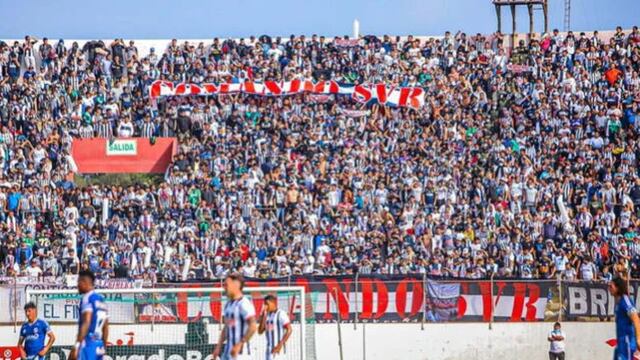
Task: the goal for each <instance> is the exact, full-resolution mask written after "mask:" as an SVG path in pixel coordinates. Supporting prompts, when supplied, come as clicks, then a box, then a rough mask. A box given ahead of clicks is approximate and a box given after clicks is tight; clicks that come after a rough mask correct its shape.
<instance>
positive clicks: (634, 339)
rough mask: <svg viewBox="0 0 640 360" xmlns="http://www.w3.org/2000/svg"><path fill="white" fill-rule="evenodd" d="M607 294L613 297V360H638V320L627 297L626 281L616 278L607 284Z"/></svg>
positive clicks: (639, 340) (639, 357)
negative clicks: (614, 326)
mask: <svg viewBox="0 0 640 360" xmlns="http://www.w3.org/2000/svg"><path fill="white" fill-rule="evenodd" d="M609 292H610V293H611V295H613V296H614V297H615V301H616V306H615V316H616V339H617V341H618V344H617V346H616V350H615V353H614V356H613V359H614V360H633V359H640V354H639V353H638V343H640V338H639V335H640V319H639V318H638V311H637V310H636V307H635V306H634V305H633V302H632V301H631V298H630V297H629V287H628V284H627V281H626V280H625V279H623V278H621V277H616V278H614V279H613V280H611V281H610V282H609Z"/></svg>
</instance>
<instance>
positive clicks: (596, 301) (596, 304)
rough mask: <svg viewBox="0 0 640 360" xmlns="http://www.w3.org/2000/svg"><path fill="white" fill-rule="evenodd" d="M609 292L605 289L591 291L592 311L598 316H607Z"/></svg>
mask: <svg viewBox="0 0 640 360" xmlns="http://www.w3.org/2000/svg"><path fill="white" fill-rule="evenodd" d="M607 299H608V291H607V290H605V289H591V309H593V311H594V312H595V314H596V315H606V314H607Z"/></svg>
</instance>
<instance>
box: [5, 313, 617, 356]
mask: <svg viewBox="0 0 640 360" xmlns="http://www.w3.org/2000/svg"><path fill="white" fill-rule="evenodd" d="M552 326H553V324H552V323H548V322H547V323H518V324H508V323H495V324H493V325H492V329H489V325H488V324H486V323H485V324H481V323H467V324H460V323H447V324H426V325H425V327H424V330H421V325H420V324H367V325H365V326H364V327H363V325H362V324H358V325H357V326H356V329H355V330H354V328H353V324H343V325H342V329H341V330H342V344H343V353H344V359H345V360H362V359H364V358H365V357H364V356H363V344H364V346H365V347H366V359H374V360H375V359H384V360H393V359H402V360H406V359H411V360H422V359H429V360H461V359H464V360H467V359H474V360H484V359H486V360H496V359H519V360H539V359H546V358H547V357H548V355H547V351H548V348H549V345H548V342H547V340H546V338H547V334H548V332H549V331H550V330H551V328H552ZM315 327H316V331H315V333H316V349H317V358H318V359H320V360H324V359H339V358H340V353H339V348H338V335H337V325H336V324H317V325H315ZM150 329H151V326H150V325H113V326H111V330H110V334H111V335H110V338H112V339H113V340H112V341H114V342H116V341H118V340H122V342H123V343H127V341H128V339H130V337H128V336H127V335H125V334H126V333H128V332H133V333H134V334H135V335H134V336H133V341H134V344H138V345H145V344H150V341H154V340H153V339H159V338H162V339H163V340H162V341H161V342H162V345H175V344H179V343H184V334H185V331H186V325H155V331H154V332H153V333H151V330H150ZM363 329H364V334H365V339H364V343H363ZM563 329H564V331H565V333H566V335H567V340H566V347H567V358H569V359H610V358H611V357H612V348H610V347H609V346H608V345H606V344H605V341H606V340H608V339H611V338H613V337H615V336H614V334H615V328H614V324H613V323H606V322H600V323H596V322H592V323H586V322H572V323H564V324H563ZM53 330H54V332H55V334H56V337H57V339H58V340H57V341H56V345H71V344H73V343H74V339H75V334H76V331H77V326H75V325H59V326H56V325H53ZM217 331H219V326H218V325H209V334H210V335H209V338H210V339H213V338H215V336H212V334H216V333H217ZM17 341H18V333H17V332H16V330H15V329H14V327H13V326H0V347H1V346H12V345H15V344H16V343H17ZM156 342H157V340H156ZM149 355H152V354H149ZM119 359H120V360H129V359H121V358H120V357H119ZM51 360H66V359H61V358H60V357H58V356H54V357H52V359H51ZM136 360H148V359H146V358H145V359H140V358H137V359H136ZM190 360H200V359H190ZM202 360H210V358H209V359H206V358H205V359H202Z"/></svg>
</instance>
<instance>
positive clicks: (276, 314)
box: [258, 295, 291, 360]
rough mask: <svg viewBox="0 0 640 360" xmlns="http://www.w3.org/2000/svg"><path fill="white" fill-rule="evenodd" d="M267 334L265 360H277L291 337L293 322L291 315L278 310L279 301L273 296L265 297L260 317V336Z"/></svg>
mask: <svg viewBox="0 0 640 360" xmlns="http://www.w3.org/2000/svg"><path fill="white" fill-rule="evenodd" d="M265 332H266V334H265V335H266V337H267V354H266V357H265V359H266V360H275V359H277V356H278V354H280V352H281V351H282V348H283V347H284V345H285V344H286V343H287V340H289V337H290V336H291V322H290V321H289V315H287V313H286V312H284V311H282V310H280V309H278V301H277V299H276V297H275V296H273V295H267V296H265V298H264V309H263V310H262V314H261V316H260V326H259V327H258V334H263V333H265Z"/></svg>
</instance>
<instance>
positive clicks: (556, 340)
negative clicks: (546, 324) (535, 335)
mask: <svg viewBox="0 0 640 360" xmlns="http://www.w3.org/2000/svg"><path fill="white" fill-rule="evenodd" d="M565 338H566V335H565V334H564V331H562V327H561V325H560V323H559V322H556V323H555V324H553V330H551V331H550V332H549V336H548V337H547V340H549V360H564V351H565V350H564V349H565V346H564V340H565Z"/></svg>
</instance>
